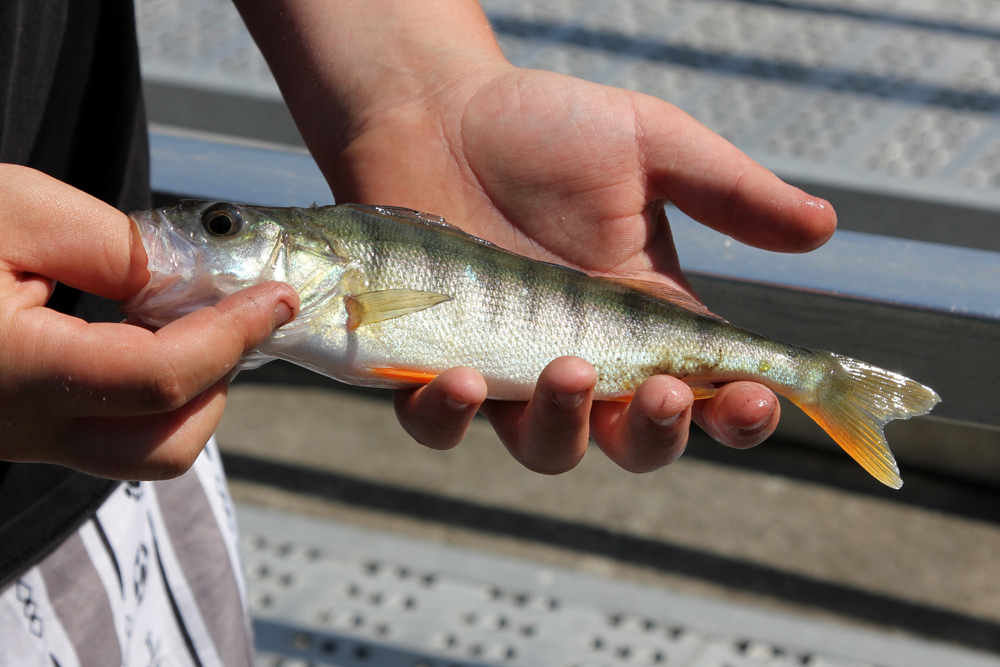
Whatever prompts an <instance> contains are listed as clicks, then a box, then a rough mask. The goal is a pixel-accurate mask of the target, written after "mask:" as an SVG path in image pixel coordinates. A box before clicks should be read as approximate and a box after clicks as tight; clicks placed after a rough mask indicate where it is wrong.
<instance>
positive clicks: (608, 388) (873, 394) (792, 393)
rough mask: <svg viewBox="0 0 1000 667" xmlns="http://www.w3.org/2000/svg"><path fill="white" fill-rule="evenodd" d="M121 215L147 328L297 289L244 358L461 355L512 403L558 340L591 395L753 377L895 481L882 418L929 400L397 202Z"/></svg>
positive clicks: (321, 362) (921, 391)
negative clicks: (588, 371) (139, 267)
mask: <svg viewBox="0 0 1000 667" xmlns="http://www.w3.org/2000/svg"><path fill="white" fill-rule="evenodd" d="M130 217H131V219H132V221H133V222H134V223H135V225H136V226H137V228H138V230H139V234H140V236H141V238H142V241H143V244H144V247H145V248H146V251H147V255H148V257H149V262H148V267H149V272H150V276H151V277H150V281H149V283H148V284H147V285H146V286H145V287H144V288H143V289H142V290H141V291H140V292H139V293H137V294H136V295H135V296H133V297H132V298H131V299H129V300H127V301H125V302H123V303H122V305H121V310H122V311H123V312H124V313H126V314H128V315H129V316H131V317H133V318H136V319H137V320H138V321H140V322H142V323H144V324H146V325H148V326H151V327H160V326H164V325H166V324H167V323H169V322H171V321H173V320H175V319H177V318H179V317H183V316H184V315H186V314H188V313H190V312H193V311H194V310H196V309H198V308H202V307H205V306H209V305H213V304H215V303H217V302H218V301H220V300H221V299H223V298H224V297H226V296H227V295H229V294H232V293H234V292H236V291H238V290H241V289H244V288H246V287H249V286H251V285H254V284H257V283H260V282H264V281H268V280H278V281H283V282H286V283H288V284H290V285H291V286H292V287H293V288H295V289H296V290H297V291H298V293H299V297H300V299H301V308H300V311H299V313H298V315H297V316H296V318H295V319H293V320H292V321H291V322H290V323H288V324H286V325H285V326H282V327H280V328H279V329H277V330H276V331H275V332H274V333H273V334H272V335H271V337H270V338H268V339H267V340H266V341H265V342H264V343H263V344H262V345H260V346H259V347H258V348H257V349H256V350H254V351H253V352H251V353H249V354H248V356H247V357H245V358H244V360H243V367H252V366H254V365H259V364H261V363H264V362H266V361H269V360H271V359H284V360H286V361H290V362H292V363H295V364H298V365H300V366H304V367H306V368H308V369H311V370H313V371H316V372H318V373H321V374H323V375H326V376H328V377H331V378H334V379H336V380H340V381H342V382H346V383H349V384H354V385H362V386H369V387H387V388H401V387H415V386H419V385H422V384H426V383H428V382H430V381H431V380H432V379H434V378H435V377H436V376H437V375H438V374H440V373H442V372H443V371H445V370H447V369H449V368H452V367H455V366H469V367H471V368H474V369H476V370H477V371H479V373H481V374H482V376H483V377H484V378H485V380H486V385H487V389H488V395H489V397H490V398H494V399H500V400H510V401H526V400H528V399H529V398H530V397H531V394H532V390H533V388H534V384H535V381H536V379H537V378H538V375H539V373H540V372H541V371H542V369H543V368H544V367H545V366H546V365H547V364H548V363H549V362H550V361H552V360H553V359H555V358H557V357H561V356H566V355H574V356H577V357H581V358H583V359H585V360H587V361H588V362H590V364H592V365H593V366H594V368H595V369H596V371H597V385H596V387H595V391H594V398H595V399H596V400H613V401H628V400H629V399H630V397H631V396H632V395H633V394H634V393H635V391H636V389H638V387H639V385H640V384H641V383H642V382H643V381H644V380H646V379H647V378H649V377H650V376H652V375H657V374H666V375H672V376H674V377H676V378H679V379H680V380H682V381H684V382H686V383H687V384H688V385H690V386H691V387H692V391H693V393H694V394H695V397H696V398H708V397H710V396H711V395H712V394H713V393H714V392H715V386H716V385H717V384H719V383H725V382H731V381H734V380H751V381H754V382H758V383H760V384H762V385H764V386H766V387H769V388H770V389H771V390H773V391H775V392H776V393H778V394H781V395H782V396H785V397H786V398H788V399H789V400H790V401H791V402H792V403H794V404H795V405H797V406H798V407H799V408H801V409H802V410H804V411H805V412H806V414H808V415H809V416H810V417H811V418H812V419H813V420H815V421H816V422H817V423H818V424H819V425H820V426H821V427H822V428H823V429H824V430H825V431H826V432H827V433H828V434H829V435H830V436H831V437H832V438H833V439H834V441H836V442H837V443H838V444H839V445H840V446H841V447H842V448H843V449H844V450H845V451H846V452H847V453H848V454H849V455H850V456H851V457H853V458H854V459H855V460H856V461H857V462H858V463H860V464H861V466H862V467H864V468H865V470H867V471H868V472H869V473H871V474H872V475H873V476H874V477H875V478H876V479H878V480H879V481H880V482H882V483H883V484H886V485H887V486H890V487H893V488H899V487H901V486H902V479H901V478H900V475H899V467H898V466H897V464H896V461H895V459H894V457H893V455H892V453H891V451H890V450H889V447H888V444H887V442H886V439H885V435H884V433H883V429H884V426H885V424H886V423H888V422H889V421H892V420H895V419H908V418H910V417H912V416H915V415H923V414H926V413H927V412H929V411H930V410H931V409H932V408H933V407H934V406H935V405H936V404H937V403H938V402H939V401H940V400H941V399H940V397H939V396H938V395H937V393H935V392H934V391H933V390H932V389H930V388H928V387H926V386H924V385H922V384H920V383H918V382H916V381H914V380H911V379H909V378H907V377H904V376H903V375H900V374H898V373H895V372H892V371H889V370H885V369H882V368H879V367H877V366H873V365H871V364H868V363H865V362H863V361H859V360H856V359H852V358H849V357H845V356H841V355H838V354H835V353H833V352H826V351H822V350H812V349H807V348H803V347H797V346H795V345H789V344H786V343H782V342H779V341H776V340H773V339H771V338H767V337H765V336H761V335H759V334H756V333H753V332H751V331H748V330H746V329H742V328H740V327H738V326H735V325H733V324H730V323H729V322H727V321H726V320H724V319H722V318H720V317H718V316H716V315H714V314H712V313H711V312H710V311H708V309H707V308H706V307H705V306H704V305H703V304H701V303H700V302H699V301H697V300H696V299H694V298H693V297H691V296H690V295H688V294H687V293H686V292H683V291H681V290H680V289H677V288H673V287H670V286H667V285H663V284H659V283H650V282H643V281H637V280H631V279H625V278H610V277H603V276H592V275H588V274H586V273H583V272H581V271H577V270H575V269H572V268H569V267H565V266H561V265H558V264H551V263H547V262H542V261H538V260H534V259H530V258H527V257H524V256H521V255H518V254H515V253H513V252H510V251H507V250H505V249H503V248H501V247H499V246H497V245H495V244H493V243H490V242H488V241H485V240H483V239H480V238H477V237H475V236H472V235H470V234H468V233H466V232H464V231H463V230H461V229H460V228H458V227H455V226H453V225H450V224H448V223H447V222H446V221H445V220H444V219H443V218H440V217H438V216H434V215H429V214H425V213H420V212H417V211H413V210H410V209H403V208H397V207H389V206H368V205H360V204H341V205H337V206H315V205H313V206H312V207H308V208H265V207H255V206H247V205H241V204H234V203H229V202H211V201H193V200H185V201H181V202H178V203H176V204H174V205H171V206H167V207H163V208H158V209H153V210H149V211H140V212H136V213H132V214H131V216H130Z"/></svg>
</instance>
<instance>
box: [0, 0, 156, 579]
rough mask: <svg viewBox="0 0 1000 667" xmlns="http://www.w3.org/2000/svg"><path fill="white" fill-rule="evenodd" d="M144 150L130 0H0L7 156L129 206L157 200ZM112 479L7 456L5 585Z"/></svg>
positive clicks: (1, 501) (87, 310)
mask: <svg viewBox="0 0 1000 667" xmlns="http://www.w3.org/2000/svg"><path fill="white" fill-rule="evenodd" d="M148 151H149V149H148V140H147V136H146V118H145V113H144V110H143V106H142V87H141V80H140V76H139V53H138V46H137V44H136V36H135V15H134V8H133V7H132V0H3V1H2V2H0V162H7V163H13V164H21V165H27V166H30V167H34V168H35V169H38V170H40V171H44V172H46V173H47V174H49V175H51V176H54V177H55V178H58V179H59V180H61V181H64V182H66V183H69V184H70V185H73V186H75V187H77V188H79V189H81V190H84V191H86V192H88V193H90V194H91V195H93V196H95V197H97V198H98V199H101V200H103V201H105V202H107V203H109V204H111V205H112V206H115V207H116V208H118V209H120V210H122V211H126V212H128V211H133V210H138V209H144V208H149V207H150V193H149V152H148ZM49 306H50V307H53V308H56V309H57V310H61V311H63V312H67V313H71V314H74V315H77V316H79V317H83V318H84V319H87V320H90V321H117V320H118V319H120V316H119V314H118V312H117V309H116V304H115V303H113V302H111V301H108V300H107V299H99V298H97V297H94V296H92V295H85V294H80V293H79V292H77V291H76V290H71V289H68V288H66V287H65V286H62V285H60V286H59V287H57V289H56V292H55V294H54V295H53V297H52V299H51V300H50V302H49ZM116 486H117V482H112V481H108V480H104V479H99V478H97V477H92V476H90V475H85V474H83V473H78V472H75V471H72V470H69V469H68V468H62V467H59V466H53V465H43V464H24V463H4V462H0V589H2V588H3V587H4V586H5V585H6V584H7V583H8V582H9V581H10V580H11V579H12V578H14V577H15V576H17V575H18V574H19V573H20V572H22V571H23V570H25V569H27V568H28V567H30V566H31V565H33V564H34V563H36V562H38V561H39V560H41V559H42V558H43V557H44V556H45V555H47V554H48V553H49V552H51V551H52V550H53V549H54V548H55V547H56V546H58V545H59V543H61V542H62V540H63V539H65V537H66V536H67V535H69V534H70V533H71V532H72V531H74V530H75V529H76V528H77V527H78V526H79V525H80V523H82V522H83V521H84V520H86V519H87V518H88V517H89V516H90V515H91V514H92V513H93V512H94V511H95V510H96V509H97V507H98V506H99V505H100V504H101V503H102V502H103V501H104V499H105V498H106V497H107V496H108V495H109V494H110V493H111V491H113V490H114V488H115V487H116Z"/></svg>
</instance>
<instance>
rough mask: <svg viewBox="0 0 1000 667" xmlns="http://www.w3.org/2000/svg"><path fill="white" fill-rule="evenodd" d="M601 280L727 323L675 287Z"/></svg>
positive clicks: (603, 277)
mask: <svg viewBox="0 0 1000 667" xmlns="http://www.w3.org/2000/svg"><path fill="white" fill-rule="evenodd" d="M599 279H600V280H607V281H610V282H613V283H618V284H619V285H624V286H625V287H628V288H630V289H634V290H635V291H637V292H642V293H643V294H646V295H648V296H652V297H655V298H657V299H660V300H662V301H666V302H667V303H671V304H673V305H675V306H677V307H678V308H683V309H684V310H688V311H691V312H693V313H697V314H698V315H704V316H705V317H711V318H712V319H716V320H719V321H721V322H725V321H726V320H724V319H722V318H721V317H719V316H718V315H716V314H715V313H713V312H712V311H710V310H709V309H708V308H707V307H706V306H705V304H703V303H702V302H701V301H698V299H696V298H694V297H693V296H691V295H690V294H688V293H687V292H685V291H684V290H682V289H680V288H678V287H674V286H673V285H667V284H665V283H654V282H650V281H648V280H637V279H635V278H618V277H611V276H601V277H600V278H599Z"/></svg>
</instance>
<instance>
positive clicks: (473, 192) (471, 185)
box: [325, 68, 835, 472]
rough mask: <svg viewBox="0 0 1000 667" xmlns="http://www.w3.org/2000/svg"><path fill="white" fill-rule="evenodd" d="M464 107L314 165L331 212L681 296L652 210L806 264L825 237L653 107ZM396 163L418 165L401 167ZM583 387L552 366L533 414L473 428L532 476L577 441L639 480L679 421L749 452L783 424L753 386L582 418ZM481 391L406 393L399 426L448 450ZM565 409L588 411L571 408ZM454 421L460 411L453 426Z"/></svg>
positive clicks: (761, 183)
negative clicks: (406, 222) (450, 236)
mask: <svg viewBox="0 0 1000 667" xmlns="http://www.w3.org/2000/svg"><path fill="white" fill-rule="evenodd" d="M462 90H463V92H464V95H461V96H460V95H459V94H457V93H453V94H452V96H450V97H447V98H446V99H447V100H448V101H447V102H445V103H442V102H441V101H440V99H441V98H438V99H436V100H434V101H433V102H432V103H430V104H428V106H427V107H425V108H429V109H432V110H433V111H434V115H433V117H432V118H428V119H427V120H426V121H425V122H423V123H421V122H420V117H421V116H426V114H424V113H421V114H419V115H417V117H416V118H415V117H413V116H404V117H403V118H399V117H398V116H395V115H390V116H389V117H384V118H381V119H379V120H371V121H369V122H368V123H367V124H366V128H368V129H367V130H366V131H365V132H363V133H361V134H360V135H359V136H358V137H357V138H356V139H354V140H353V141H352V142H351V143H350V144H348V145H347V147H346V148H345V150H344V151H343V152H342V153H341V154H340V155H339V156H338V158H337V159H336V160H335V161H333V163H332V164H331V165H329V166H327V165H325V166H326V168H327V170H328V171H327V173H330V171H331V170H332V171H334V173H335V174H336V176H335V177H333V178H331V182H333V183H334V184H335V186H334V189H335V194H336V196H337V198H338V199H339V200H340V201H358V200H360V201H364V202H382V203H386V204H393V205H399V206H407V207H410V208H416V209H418V210H427V211H432V212H436V213H438V214H441V215H444V217H445V218H446V219H448V220H449V221H451V222H452V223H455V224H457V225H458V226H460V227H462V228H464V229H466V230H467V231H469V232H471V233H473V234H475V235H477V236H481V237H483V238H486V239H488V240H491V241H494V242H495V243H497V244H499V245H501V246H503V247H506V248H510V249H512V250H514V251H516V252H518V253H520V254H524V255H528V256H531V257H535V258H538V259H543V260H547V261H553V262H557V263H561V264H565V265H569V266H572V267H574V268H577V269H581V270H583V271H586V272H587V273H590V274H595V275H612V276H614V275H618V276H628V277H630V278H638V279H642V280H648V281H653V282H666V283H670V284H672V285H675V286H678V287H680V288H682V289H687V290H688V291H689V292H690V286H689V284H688V283H687V281H686V280H685V278H684V276H683V274H682V273H681V271H680V267H679V265H678V261H677V254H676V251H675V249H674V246H673V242H672V239H671V235H670V228H669V225H668V223H667V220H666V218H665V217H664V216H663V214H662V206H661V205H660V203H661V202H662V201H663V200H664V199H669V200H670V201H672V202H674V203H675V204H676V205H677V206H679V207H680V208H681V209H682V210H684V211H685V212H687V213H688V214H689V215H691V216H692V217H694V218H696V219H698V220H700V221H702V222H704V223H706V224H708V225H710V226H712V227H714V228H716V229H718V230H719V231H721V232H723V233H726V234H728V235H730V236H732V237H734V238H736V239H738V240H740V241H743V242H746V243H750V244H752V245H755V246H758V247H763V248H767V249H771V250H783V251H805V250H809V249H812V248H814V247H816V246H817V245H818V244H820V243H822V242H823V241H825V240H826V238H827V237H828V236H829V235H830V234H831V233H832V232H833V228H834V224H835V218H834V217H833V214H832V210H831V209H830V208H829V206H828V205H826V204H825V203H824V202H820V201H817V200H815V199H813V198H811V197H809V196H807V195H806V194H805V193H803V192H801V191H799V190H798V189H796V188H793V187H791V186H788V185H785V184H784V183H782V182H781V181H780V180H778V179H777V178H776V177H774V176H773V175H772V174H770V173H769V172H767V171H766V170H764V169H763V168H762V167H760V166H759V165H757V164H755V163H753V162H752V161H751V160H750V159H749V158H747V157H745V156H744V155H742V153H740V152H739V151H737V150H736V149H735V148H734V147H733V146H731V145H730V144H729V143H728V142H726V141H724V140H723V139H721V138H720V137H718V136H717V135H715V134H713V133H711V132H709V131H708V130H706V129H705V128H704V127H702V126H701V125H699V124H698V123H697V122H695V121H694V120H693V119H691V118H690V117H689V116H687V115H686V114H684V113H683V112H681V111H680V110H678V109H676V108H675V107H672V106H670V105H669V104H666V103H665V102H662V101H660V100H655V99H653V98H650V97H647V96H643V95H639V94H635V93H628V92H626V91H620V90H613V89H609V88H606V87H603V86H598V85H594V84H591V83H587V82H584V81H580V80H577V79H572V78H570V77H565V76H561V75H558V74H552V73H547V72H534V71H523V70H517V69H514V68H499V70H498V71H494V72H492V73H491V74H490V75H489V76H484V77H483V78H482V79H481V80H479V81H478V82H477V84H476V85H470V84H469V83H468V82H466V83H464V84H462ZM397 113H398V112H397ZM383 146H393V147H395V150H393V151H388V150H385V149H383V148H382V147H383ZM402 146H406V151H405V153H406V154H407V155H408V156H419V160H420V161H425V162H426V163H424V164H419V163H418V164H417V165H414V164H413V163H414V162H415V161H417V160H415V159H410V160H399V159H398V158H397V155H398V154H399V151H400V147H402ZM345 185H346V187H345ZM595 382H596V374H595V372H594V370H593V368H591V367H590V365H589V364H587V363H585V362H583V361H582V360H579V359H562V360H558V361H557V362H555V363H553V364H552V365H551V366H550V367H549V368H548V369H546V371H545V373H543V375H542V376H541V377H540V378H539V382H538V385H537V387H536V391H535V395H534V399H533V400H532V401H531V402H530V403H529V404H527V405H524V404H502V403H495V402H487V403H486V404H485V405H484V406H483V408H482V411H483V412H484V413H485V414H486V416H487V417H488V418H489V419H490V421H491V422H492V424H493V426H494V428H495V429H496V431H497V433H498V434H499V435H500V437H501V439H502V440H504V442H505V443H506V444H507V446H508V448H509V449H510V450H511V452H512V453H513V454H514V456H515V457H517V458H518V460H520V461H521V462H522V463H524V464H525V465H527V466H528V467H529V468H532V469H533V470H538V471H541V472H561V471H563V470H566V469H569V468H571V467H573V466H574V465H575V464H576V462H577V461H578V460H579V459H580V457H582V455H583V453H584V451H585V448H586V445H587V436H588V434H590V435H592V436H593V437H594V439H595V441H596V442H597V444H598V445H600V446H601V448H602V449H603V450H604V451H605V452H606V453H607V454H608V455H609V456H610V457H611V458H612V459H614V460H615V461H616V462H618V463H619V464H620V465H622V466H623V467H625V468H626V469H629V470H633V471H643V470H649V469H653V468H656V467H659V466H661V465H664V464H666V463H668V462H670V461H671V460H673V459H674V458H676V456H678V455H679V454H680V452H681V451H683V447H684V444H685V442H686V438H687V431H688V425H689V421H690V419H691V418H693V419H694V420H695V421H697V422H698V423H699V424H700V425H701V426H702V427H703V428H704V429H705V430H706V431H707V432H708V433H709V434H711V435H712V436H713V437H714V438H716V439H717V440H719V441H720V442H723V443H724V444H727V445H730V446H733V447H747V446H752V445H755V444H757V443H758V442H760V441H762V440H763V439H764V438H766V437H767V436H768V435H770V434H771V432H772V431H773V430H774V428H775V426H776V424H777V421H778V416H779V407H778V402H777V399H776V397H775V396H774V394H773V393H772V392H771V391H770V390H769V389H766V388H765V387H763V386H761V385H758V384H754V383H749V382H741V383H734V384H730V385H727V386H724V387H722V388H721V389H720V390H719V392H718V393H717V394H716V395H715V396H714V397H713V398H711V399H708V400H706V401H697V402H695V401H694V398H693V395H692V393H691V391H690V389H689V388H688V387H687V386H686V385H685V384H684V383H683V382H681V381H679V380H677V379H675V378H669V377H658V378H651V379H650V380H649V381H647V382H646V383H645V384H644V385H643V386H642V387H641V388H640V390H639V391H638V392H637V393H636V396H635V398H634V400H633V401H632V403H631V405H623V404H621V403H594V404H593V405H592V404H591V402H590V398H589V394H590V392H592V390H593V387H594V384H595ZM484 391H485V388H484V385H483V384H482V383H481V381H480V379H479V378H478V377H477V374H474V373H472V372H468V371H465V372H458V371H456V372H453V373H452V374H448V375H443V376H441V377H440V378H438V379H437V380H435V381H434V382H432V383H431V384H430V385H429V386H427V387H425V388H422V389H419V390H417V391H415V392H409V393H405V392H404V393H401V395H400V397H399V399H398V400H397V407H398V414H399V416H400V421H401V422H402V423H403V425H404V427H406V428H407V430H408V431H410V433H411V434H413V435H414V436H415V437H416V438H417V439H418V440H419V441H421V442H423V443H425V444H431V445H432V446H449V445H453V444H455V443H456V442H457V439H458V438H459V437H460V435H461V434H462V432H463V426H464V425H465V424H466V423H467V421H468V419H469V417H470V416H471V414H472V413H473V412H474V411H475V407H476V406H478V404H479V402H480V401H481V400H482V398H483V397H484V396H485V394H484ZM559 396H582V399H581V400H580V402H579V403H578V404H576V405H574V406H573V407H566V406H567V405H568V404H567V402H566V401H562V400H560V399H559V398H555V397H559ZM456 404H457V405H461V404H465V405H466V406H467V407H465V408H464V409H463V410H461V411H455V410H449V407H448V406H449V405H450V406H454V405H456Z"/></svg>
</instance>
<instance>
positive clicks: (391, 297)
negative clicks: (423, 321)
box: [344, 289, 451, 331]
mask: <svg viewBox="0 0 1000 667" xmlns="http://www.w3.org/2000/svg"><path fill="white" fill-rule="evenodd" d="M445 301H451V297H450V296H448V295H446V294H438V293H437V292H419V291H416V290H408V289H389V290H382V291H379V292H362V293H360V294H351V295H348V296H347V297H345V299H344V305H345V307H346V308H347V329H348V331H354V330H355V329H357V328H358V327H363V326H365V325H367V324H374V323H376V322H382V321H385V320H391V319H395V318H397V317H403V316H404V315H409V314H411V313H416V312H419V311H421V310H426V309H427V308H431V307H432V306H436V305H437V304H439V303H443V302H445Z"/></svg>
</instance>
